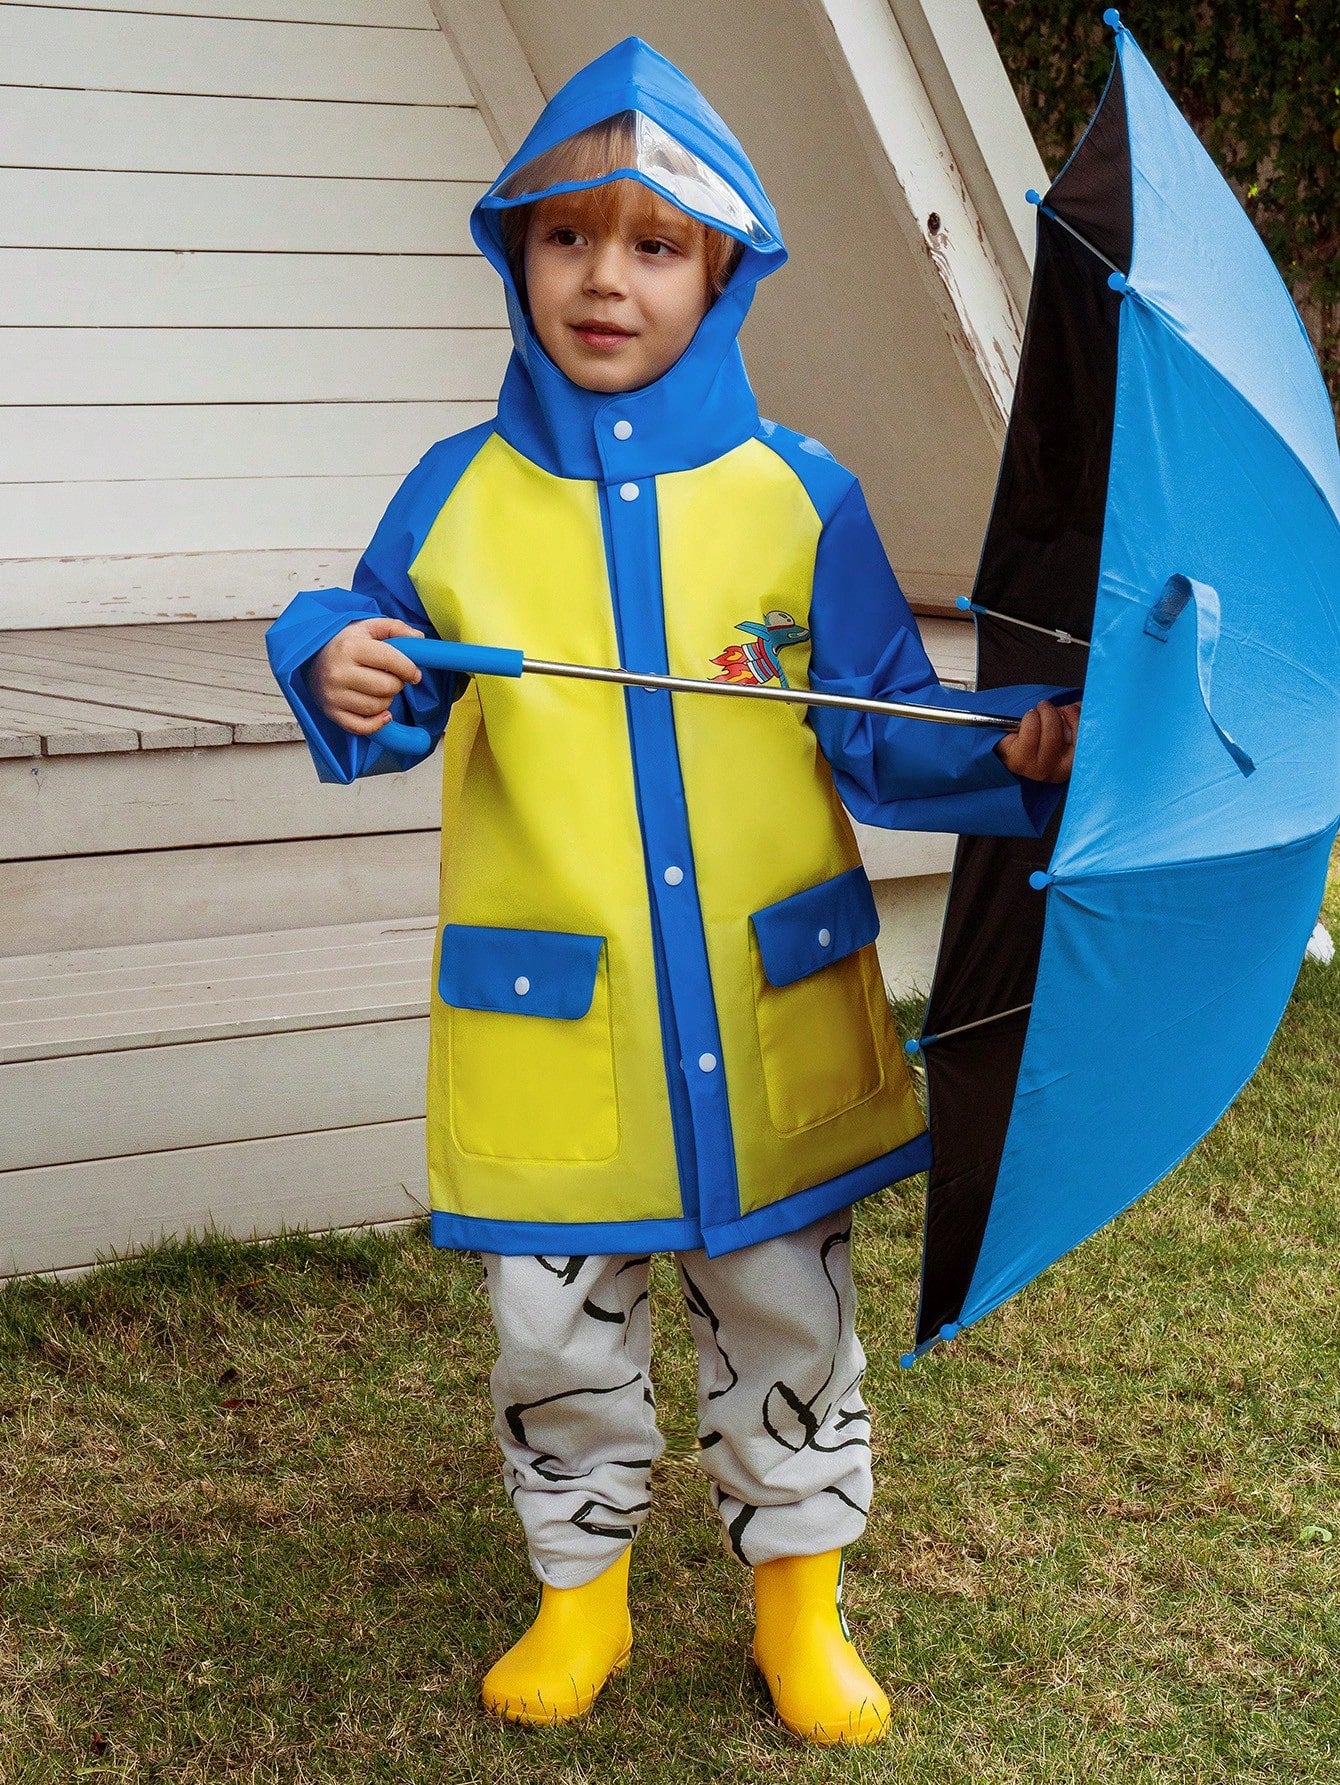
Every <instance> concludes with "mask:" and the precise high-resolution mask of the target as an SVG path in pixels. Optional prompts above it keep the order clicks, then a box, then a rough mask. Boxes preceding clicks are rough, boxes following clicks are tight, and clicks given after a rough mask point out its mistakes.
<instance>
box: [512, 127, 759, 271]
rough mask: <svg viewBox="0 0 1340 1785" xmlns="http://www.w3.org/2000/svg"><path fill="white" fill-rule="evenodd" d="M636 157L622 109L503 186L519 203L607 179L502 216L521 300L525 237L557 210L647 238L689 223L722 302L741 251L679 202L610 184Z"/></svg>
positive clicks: (578, 222)
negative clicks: (530, 195) (537, 218)
mask: <svg viewBox="0 0 1340 1785" xmlns="http://www.w3.org/2000/svg"><path fill="white" fill-rule="evenodd" d="M636 157H637V142H636V138H635V135H634V126H633V114H632V113H631V112H621V113H619V114H618V116H617V117H613V118H606V119H605V120H604V121H603V122H602V123H600V124H592V125H591V126H590V128H589V129H586V130H581V131H578V132H577V134H576V135H575V136H570V137H567V138H566V139H565V140H564V141H563V142H561V143H555V145H554V147H553V148H552V149H545V150H544V151H543V152H542V153H541V154H539V155H537V156H536V157H535V158H534V160H533V161H528V162H527V163H526V165H525V166H524V167H522V168H518V170H517V171H516V173H514V174H513V175H512V177H511V179H510V180H508V181H507V182H506V184H505V185H504V186H502V187H500V188H499V191H500V194H501V196H502V197H504V198H519V197H520V196H521V195H522V194H523V193H526V192H544V191H546V190H547V189H548V188H550V187H553V186H561V185H567V184H569V183H571V184H573V185H578V186H580V184H581V182H583V181H586V180H603V181H604V182H605V183H604V184H603V185H600V186H587V187H585V188H584V189H582V190H578V191H575V192H566V193H561V194H555V195H554V196H552V197H549V198H542V199H538V200H537V201H536V202H535V203H534V204H528V205H515V206H513V207H512V208H511V209H510V210H506V211H504V212H503V213H502V218H501V228H502V238H503V251H504V253H505V254H506V256H507V264H508V266H509V267H510V268H511V272H512V278H513V280H514V282H515V284H516V287H517V290H518V291H519V292H520V293H521V295H522V298H523V301H524V298H525V291H526V279H525V258H526V236H527V234H528V232H529V230H530V220H531V217H532V215H534V214H535V213H536V212H538V213H539V214H540V215H541V216H543V215H544V214H545V213H546V212H547V211H549V210H550V208H551V207H552V209H553V210H554V211H555V212H558V211H561V214H562V216H563V217H564V218H565V219H566V220H567V221H568V222H570V223H571V224H572V225H573V226H574V228H577V229H582V228H583V227H587V226H590V225H596V226H598V227H599V228H600V229H602V230H610V229H613V228H615V227H616V225H620V224H624V225H631V227H632V228H633V229H636V230H645V231H646V233H647V234H648V235H656V234H657V233H661V232H666V231H668V229H669V228H670V226H671V225H672V224H673V226H674V227H675V228H677V229H683V228H685V227H686V226H687V227H688V229H689V230H690V231H691V232H692V235H693V236H694V237H695V238H696V239H697V240H699V241H701V242H702V243H703V246H704V250H705V257H706V262H707V282H708V289H709V290H710V292H711V294H712V297H713V299H714V300H715V299H716V298H719V297H720V296H721V293H722V292H723V291H724V290H725V287H726V282H727V280H728V279H729V278H730V276H731V274H732V273H733V272H734V271H735V267H736V265H737V264H738V262H739V259H740V255H741V254H742V253H743V251H744V250H743V246H742V244H741V243H739V242H737V241H736V240H735V238H734V237H733V236H728V235H727V234H726V233H725V231H724V230H720V229H712V228H710V227H709V226H708V225H707V224H706V223H702V222H700V221H699V219H698V218H696V217H691V216H690V215H689V214H688V212H687V211H682V210H681V209H680V208H679V206H678V205H673V204H671V203H670V201H669V200H668V199H665V198H662V197H661V195H660V194H659V193H657V192H653V191H652V189H651V188H650V187H649V186H646V185H644V184H643V182H642V181H641V180H635V179H628V180H611V179H610V178H609V176H610V175H611V174H614V173H617V172H618V171H619V170H620V168H627V167H631V166H632V165H633V164H634V162H635V160H636Z"/></svg>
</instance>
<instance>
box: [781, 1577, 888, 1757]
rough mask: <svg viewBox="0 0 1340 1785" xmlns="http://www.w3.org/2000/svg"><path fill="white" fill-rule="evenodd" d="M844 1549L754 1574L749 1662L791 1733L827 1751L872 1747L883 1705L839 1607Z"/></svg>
mask: <svg viewBox="0 0 1340 1785" xmlns="http://www.w3.org/2000/svg"><path fill="white" fill-rule="evenodd" d="M841 1591H842V1551H841V1550H840V1549H833V1550H829V1551H827V1553H826V1554H824V1555H822V1556H781V1557H779V1558H778V1560H777V1561H775V1562H761V1563H760V1564H759V1565H758V1566H757V1567H756V1568H755V1569H754V1618H755V1624H754V1664H755V1666H756V1667H757V1668H758V1670H759V1672H760V1673H761V1674H762V1675H763V1678H764V1679H765V1680H766V1681H767V1682H768V1690H769V1692H771V1693H772V1702H773V1704H774V1705H775V1707H776V1710H777V1715H778V1716H779V1717H780V1718H781V1720H782V1722H783V1723H784V1724H785V1725H786V1727H787V1728H788V1729H789V1730H790V1731H791V1733H792V1734H793V1735H801V1736H804V1737H805V1739H806V1740H807V1741H811V1742H820V1743H822V1744H823V1745H824V1746H827V1747H832V1746H835V1745H836V1744H838V1743H840V1742H850V1743H858V1742H862V1743H863V1742H877V1741H878V1740H879V1739H880V1737H881V1736H882V1735H883V1734H884V1733H885V1731H886V1730H887V1729H888V1727H889V1715H890V1710H889V1701H888V1699H887V1698H886V1697H885V1695H884V1692H883V1691H882V1689H881V1688H880V1686H879V1685H878V1683H877V1682H876V1680H875V1679H874V1677H873V1676H872V1675H871V1674H870V1672H869V1671H868V1670H867V1668H866V1665H865V1663H864V1661H862V1659H861V1657H860V1656H859V1655H858V1654H857V1653H856V1650H855V1648H854V1647H853V1645H852V1641H851V1638H850V1637H849V1636H848V1635H847V1627H846V1624H845V1623H844V1622H843V1618H842V1612H841V1610H840V1609H839V1600H840V1596H841Z"/></svg>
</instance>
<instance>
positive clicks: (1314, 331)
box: [982, 0, 1340, 413]
mask: <svg viewBox="0 0 1340 1785" xmlns="http://www.w3.org/2000/svg"><path fill="white" fill-rule="evenodd" d="M1118 8H1119V10H1120V12H1121V16H1122V22H1123V23H1124V24H1126V25H1127V26H1129V28H1130V29H1131V31H1132V32H1134V34H1135V36H1136V38H1137V40H1138V42H1139V44H1140V48H1141V49H1142V50H1143V51H1144V53H1145V55H1146V56H1148V58H1149V60H1150V62H1151V63H1152V64H1153V65H1154V67H1155V68H1156V69H1157V70H1158V73H1159V75H1160V76H1161V77H1162V79H1163V81H1164V84H1165V85H1166V86H1167V88H1168V90H1169V92H1170V93H1171V94H1172V95H1173V97H1174V99H1175V100H1176V101H1177V103H1178V105H1179V106H1180V107H1181V109H1182V111H1183V113H1184V114H1185V115H1186V117H1187V119H1188V121H1189V122H1190V124H1191V126H1192V128H1193V129H1194V130H1195V131H1196V134H1197V135H1198V136H1199V137H1200V139H1201V141H1202V142H1203V143H1204V144H1205V147H1206V148H1207V149H1208V150H1209V152H1210V154H1211V155H1212V156H1213V157H1214V159H1215V161H1216V163H1217V164H1218V166H1219V167H1220V169H1221V170H1222V171H1223V173H1224V174H1225V175H1226V176H1227V178H1228V180H1229V183H1230V184H1231V185H1232V187H1233V189H1234V191H1235V192H1236V193H1237V195H1238V197H1239V199H1240V200H1241V201H1242V203H1243V205H1244V206H1245V207H1246V210H1247V214H1248V215H1249V216H1250V217H1251V220H1252V222H1253V223H1254V224H1255V225H1256V227H1257V229H1258V230H1259V231H1260V233H1261V236H1262V238H1263V240H1264V241H1265V244H1266V246H1267V247H1268V248H1269V250H1270V252H1271V254H1272V255H1273V256H1274V259H1275V264H1276V266H1278V268H1279V269H1280V272H1281V274H1282V275H1283V277H1284V279H1285V281H1286V282H1287V284H1288V285H1289V288H1290V290H1291V291H1292V292H1293V295H1294V301H1295V302H1296V303H1297V304H1298V306H1299V309H1300V311H1301V312H1302V315H1303V319H1304V321H1305V322H1306V323H1307V326H1308V330H1309V332H1310V334H1311V336H1312V340H1313V344H1314V345H1315V346H1316V348H1317V354H1318V358H1319V359H1320V361H1321V365H1322V370H1323V372H1324V373H1325V374H1326V377H1327V380H1328V382H1329V384H1330V389H1331V396H1332V399H1333V400H1334V401H1335V403H1336V407H1337V413H1340V0H1246V3H1245V4H1239V5H1237V6H1231V7H1230V6H1224V5H1218V4H1211V3H1206V0H1202V3H1201V4H1197V5H1194V6H1187V5H1178V4H1177V3H1176V0H1129V3H1128V4H1126V5H1122V4H1121V3H1120V0H1118ZM982 10H983V12H984V13H985V15H986V20H987V23H988V24H989V25H990V27H991V30H992V33H993V34H994V36H995V39H996V45H997V48H998V49H999V51H1000V55H1001V59H1002V60H1003V62H1004V64H1005V67H1006V69H1007V70H1008V72H1009V75H1010V79H1011V81H1012V82H1013V85H1014V89H1015V92H1016V93H1017V94H1018V97H1019V103H1020V104H1021V105H1022V107H1023V109H1024V115H1025V116H1026V117H1027V119H1028V122H1029V125H1030V126H1031V128H1032V131H1033V136H1034V140H1035V141H1036V143H1037V145H1038V151H1039V153H1040V154H1041V156H1042V159H1043V161H1044V163H1045V164H1046V166H1047V169H1048V172H1049V174H1050V175H1051V176H1052V177H1054V176H1055V175H1056V174H1057V173H1059V171H1060V169H1061V166H1062V164H1063V163H1064V161H1065V160H1066V157H1067V156H1068V155H1069V154H1070V151H1071V150H1072V149H1073V148H1074V146H1075V144H1076V142H1077V141H1078V140H1079V137H1080V135H1081V133H1082V132H1083V130H1084V127H1085V125H1086V124H1087V123H1088V121H1089V118H1090V116H1091V115H1092V113H1093V110H1094V107H1095V106H1096V105H1097V103H1098V99H1099V97H1100V95H1101V94H1102V91H1103V87H1104V84H1105V83H1106V80H1107V75H1108V70H1109V68H1110V67H1111V65H1112V45H1113V37H1112V32H1111V31H1110V30H1109V29H1108V27H1107V26H1106V25H1104V24H1103V0H1083V3H1082V4H1081V3H1080V0H1046V3H1044V0H983V6H982Z"/></svg>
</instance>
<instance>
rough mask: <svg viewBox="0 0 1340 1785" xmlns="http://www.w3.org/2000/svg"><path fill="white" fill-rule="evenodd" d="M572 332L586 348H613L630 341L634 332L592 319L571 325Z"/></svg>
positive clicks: (615, 324)
mask: <svg viewBox="0 0 1340 1785" xmlns="http://www.w3.org/2000/svg"><path fill="white" fill-rule="evenodd" d="M571 328H572V332H573V334H574V335H576V337H577V339H578V340H579V341H581V342H582V344H583V345H584V346H586V347H595V348H602V347H603V348H606V349H609V348H614V347H618V346H619V345H620V344H621V343H622V342H624V341H631V340H632V338H633V333H634V331H633V330H632V329H627V328H620V327H619V325H618V323H617V322H601V321H599V320H597V319H596V318H594V317H591V318H589V319H588V320H586V321H584V322H574V323H572V324H571Z"/></svg>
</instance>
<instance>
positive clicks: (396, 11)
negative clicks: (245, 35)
mask: <svg viewBox="0 0 1340 1785" xmlns="http://www.w3.org/2000/svg"><path fill="white" fill-rule="evenodd" d="M67 5H68V0H29V10H30V11H43V10H49V11H53V12H61V11H64V10H65V8H66V6H67ZM83 7H84V10H85V11H88V12H145V13H155V12H168V13H179V14H182V13H184V14H186V15H187V16H189V17H193V18H203V19H211V18H220V19H222V18H226V19H290V20H293V21H295V22H298V23H304V22H305V23H307V24H311V25H395V26H398V27H400V28H401V29H402V30H417V31H436V29H437V20H436V19H435V18H434V17H433V12H432V8H431V7H430V6H429V4H428V0H160V3H159V4H157V5H155V4H154V0H83Z"/></svg>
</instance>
